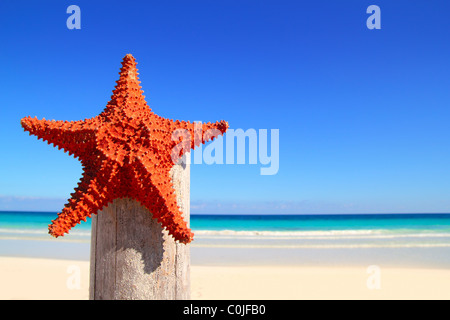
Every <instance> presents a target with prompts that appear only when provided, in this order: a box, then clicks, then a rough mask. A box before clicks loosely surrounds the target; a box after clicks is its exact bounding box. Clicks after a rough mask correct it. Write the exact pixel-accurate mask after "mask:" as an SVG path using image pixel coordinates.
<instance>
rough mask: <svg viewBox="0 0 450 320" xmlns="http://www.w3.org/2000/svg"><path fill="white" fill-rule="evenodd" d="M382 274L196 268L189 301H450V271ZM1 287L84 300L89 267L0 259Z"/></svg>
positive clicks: (1, 293) (15, 294)
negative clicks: (374, 279) (373, 277)
mask: <svg viewBox="0 0 450 320" xmlns="http://www.w3.org/2000/svg"><path fill="white" fill-rule="evenodd" d="M379 271H380V283H379V286H378V287H377V286H376V285H375V286H372V285H374V284H376V283H371V281H370V279H369V277H370V276H371V275H372V274H370V273H368V266H360V267H357V266H349V267H342V266H340V267H331V266H328V267H326V266H316V267H312V266H309V267H305V266H294V265H292V266H281V265H273V266H258V265H254V266H251V265H248V266H242V265H240V266H239V265H238V266H202V265H192V266H191V299H196V300H197V299H198V300H202V299H219V300H221V299H226V300H237V299H244V300H246V299H256V300H259V299H262V300H263V299H270V300H276V299H285V300H292V299H296V300H298V299H450V289H449V288H450V270H445V269H425V268H395V267H386V268H383V267H380V270H379ZM76 275H79V276H80V278H79V279H80V281H79V283H78V282H77V281H76V280H74V279H75V278H76V277H75V276H76ZM368 281H369V284H368V283H367V282H368ZM0 283H1V290H0V299H8V300H10V299H13V300H15V299H31V300H35V299H56V300H65V299H77V300H85V299H88V297H89V262H88V261H82V260H79V261H77V260H64V259H59V260H58V259H42V258H22V257H0Z"/></svg>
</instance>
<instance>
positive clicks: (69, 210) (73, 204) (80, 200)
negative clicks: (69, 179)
mask: <svg viewBox="0 0 450 320" xmlns="http://www.w3.org/2000/svg"><path fill="white" fill-rule="evenodd" d="M104 177H105V175H103V174H99V175H98V177H94V176H93V175H90V174H89V173H86V172H85V173H84V174H83V177H82V179H81V181H80V182H79V183H78V187H77V188H75V192H74V193H72V198H70V199H69V201H68V203H67V204H66V205H65V207H64V208H63V210H62V211H61V212H60V213H58V217H57V218H56V219H55V220H52V224H50V225H49V228H48V229H49V233H50V234H51V235H52V236H54V237H56V238H57V237H59V236H63V235H64V234H65V233H69V230H70V229H71V228H72V227H74V226H75V225H77V224H78V223H80V222H81V221H86V218H87V217H91V215H92V213H94V214H96V213H97V212H98V210H101V209H102V208H103V207H104V206H107V205H108V203H110V202H112V201H113V200H114V192H112V190H108V189H111V188H110V187H109V188H108V182H107V181H106V182H105V180H106V179H105V178H104Z"/></svg>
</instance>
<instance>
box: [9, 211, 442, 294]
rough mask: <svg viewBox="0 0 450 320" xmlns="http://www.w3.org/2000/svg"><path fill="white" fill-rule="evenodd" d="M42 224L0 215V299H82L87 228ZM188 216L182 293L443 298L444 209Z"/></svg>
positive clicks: (32, 219) (32, 216) (86, 280)
mask: <svg viewBox="0 0 450 320" xmlns="http://www.w3.org/2000/svg"><path fill="white" fill-rule="evenodd" d="M40 219H41V220H42V221H40ZM47 221H48V217H47V216H46V215H44V214H36V213H27V214H25V213H21V214H18V213H12V212H8V213H5V212H4V213H3V214H0V222H1V228H0V299H32V300H34V299H88V298H89V258H90V229H89V228H90V225H89V224H86V225H84V226H83V225H80V226H79V227H77V228H75V229H74V231H73V232H72V233H71V234H70V235H66V236H65V237H63V238H58V239H54V238H52V237H50V236H48V234H46V223H47ZM191 221H192V224H193V225H194V226H195V228H196V229H194V232H195V234H196V235H195V238H194V241H193V242H192V243H191V244H189V246H190V263H191V266H190V270H191V275H190V279H191V299H195V300H197V299H198V300H202V299H206V300H209V299H219V300H222V299H226V300H236V299H244V300H247V299H250V300H252V299H253V300H259V299H262V300H265V299H268V300H278V299H283V300H300V299H450V254H449V253H450V232H449V231H450V229H449V226H450V215H439V216H425V215H424V216H401V217H398V216H392V217H388V216H380V217H378V216H376V217H373V216H367V217H349V216H345V217H342V216H341V217H334V216H333V217H277V218H271V217H261V216H259V217H258V216H254V217H223V216H222V217H210V218H208V217H206V218H205V217H196V216H193V218H192V219H191ZM287 222H288V223H287ZM286 224H288V225H289V228H287V227H286V226H285V225H286ZM245 225H247V227H245ZM256 229H257V230H256Z"/></svg>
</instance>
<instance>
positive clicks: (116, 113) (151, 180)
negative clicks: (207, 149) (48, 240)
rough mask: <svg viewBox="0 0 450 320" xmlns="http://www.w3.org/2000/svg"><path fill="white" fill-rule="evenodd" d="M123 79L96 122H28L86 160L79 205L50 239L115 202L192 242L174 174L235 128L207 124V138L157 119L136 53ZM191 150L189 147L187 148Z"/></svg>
mask: <svg viewBox="0 0 450 320" xmlns="http://www.w3.org/2000/svg"><path fill="white" fill-rule="evenodd" d="M119 74H120V79H119V80H118V81H117V85H116V87H115V90H114V91H113V95H112V97H111V101H109V102H108V104H107V105H106V108H105V109H104V110H103V112H102V113H100V114H99V115H98V116H96V117H94V118H91V119H86V120H84V121H82V120H80V121H70V122H69V121H54V120H53V121H50V120H45V119H43V120H38V119H37V118H31V117H26V118H23V119H22V120H21V124H22V127H23V128H24V129H25V130H26V131H29V132H30V135H31V134H33V135H36V136H37V137H38V138H39V139H40V138H42V139H43V140H44V141H48V144H50V143H53V144H54V145H55V146H58V148H59V149H61V148H62V149H64V151H68V152H69V155H71V154H73V155H74V156H75V158H79V159H80V161H81V164H82V166H83V170H84V172H83V177H82V178H81V181H80V182H79V183H78V187H77V188H75V192H74V193H72V194H71V195H72V198H71V199H69V201H68V203H67V204H66V205H65V207H64V208H63V210H62V211H61V212H60V213H58V217H57V218H56V219H55V220H52V224H50V225H49V233H50V234H51V235H53V236H54V237H58V236H63V235H64V234H65V233H68V232H69V230H70V229H71V228H72V227H74V226H75V225H76V224H77V223H80V222H81V220H83V221H86V217H90V216H91V214H92V213H94V214H96V213H97V211H98V210H101V209H102V208H103V207H104V206H107V205H108V204H109V203H110V202H112V201H113V200H114V199H116V198H123V197H129V198H132V199H136V200H137V201H139V202H140V203H141V204H142V205H143V206H145V207H146V208H148V209H149V211H150V212H151V213H152V215H153V217H154V218H156V219H157V220H158V221H159V222H160V223H161V224H162V226H163V227H165V228H166V229H167V230H168V232H169V234H171V235H172V236H173V237H174V238H175V239H176V240H179V241H180V242H182V243H188V242H190V241H192V239H193V235H194V234H193V233H192V231H191V230H190V229H189V228H188V227H187V224H186V222H185V221H184V220H183V217H182V216H181V211H180V209H179V208H178V206H177V200H176V195H175V193H174V192H175V190H174V189H173V185H172V183H171V179H170V176H169V171H170V169H171V168H172V166H173V165H174V159H175V160H176V159H179V157H181V156H182V155H183V154H184V153H185V152H188V151H189V150H190V149H191V148H194V147H195V146H197V145H200V142H202V143H205V142H206V141H208V140H211V139H213V138H214V137H216V136H218V135H219V134H223V133H224V132H225V131H226V130H227V128H228V123H227V122H226V121H220V122H216V123H213V124H211V123H206V124H202V125H201V127H200V128H201V129H202V131H208V130H209V131H208V132H209V133H210V134H209V135H208V134H205V135H201V132H199V130H198V129H197V126H198V124H194V123H190V122H189V121H188V122H184V121H178V120H177V121H173V120H170V119H165V118H162V117H160V116H158V115H156V114H155V113H153V112H152V111H151V109H150V108H149V106H148V105H147V103H146V102H145V99H144V98H145V96H143V95H142V94H143V91H142V90H141V86H140V85H139V84H140V81H139V79H138V72H137V69H136V61H135V59H134V57H133V56H132V55H131V54H127V55H126V56H125V57H124V59H123V61H122V68H121V70H120V73H119ZM177 129H182V131H181V132H183V130H184V132H187V133H188V134H187V137H186V135H184V139H182V138H183V135H178V136H177V133H179V132H180V131H177ZM211 129H212V130H211ZM211 132H212V133H211ZM174 137H175V138H176V137H178V139H174ZM186 143H187V146H188V148H184V147H183V146H186ZM173 154H176V155H177V156H178V157H177V156H176V157H173V156H172V155H173ZM173 158H174V159H173Z"/></svg>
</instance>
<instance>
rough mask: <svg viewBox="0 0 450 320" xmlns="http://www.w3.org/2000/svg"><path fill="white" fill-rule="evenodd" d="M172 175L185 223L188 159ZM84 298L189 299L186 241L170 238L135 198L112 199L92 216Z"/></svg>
mask: <svg viewBox="0 0 450 320" xmlns="http://www.w3.org/2000/svg"><path fill="white" fill-rule="evenodd" d="M171 177H172V182H173V184H174V188H175V191H176V195H177V201H178V205H179V206H180V208H181V210H182V212H183V216H184V219H185V220H186V221H187V222H188V224H189V214H190V206H189V203H190V199H189V194H190V192H189V191H190V190H189V189H190V186H189V181H190V168H189V164H187V165H186V164H179V165H175V166H174V167H173V168H172V170H171ZM89 297H90V299H93V300H119V299H127V300H130V299H133V300H144V299H145V300H147V299H148V300H153V299H158V300H162V299H190V247H189V244H187V245H185V244H181V243H178V242H175V240H174V239H173V238H172V237H171V236H169V235H168V233H167V231H166V230H163V228H162V226H161V224H160V223H158V222H157V221H156V219H153V218H152V215H151V213H150V212H149V211H148V210H147V209H146V208H145V207H143V206H141V205H140V203H139V202H137V201H135V200H132V199H128V198H123V199H116V200H114V201H113V202H112V203H111V204H109V206H108V207H106V208H104V209H103V210H102V211H99V212H98V214H97V215H93V216H92V238H91V264H90V288H89Z"/></svg>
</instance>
